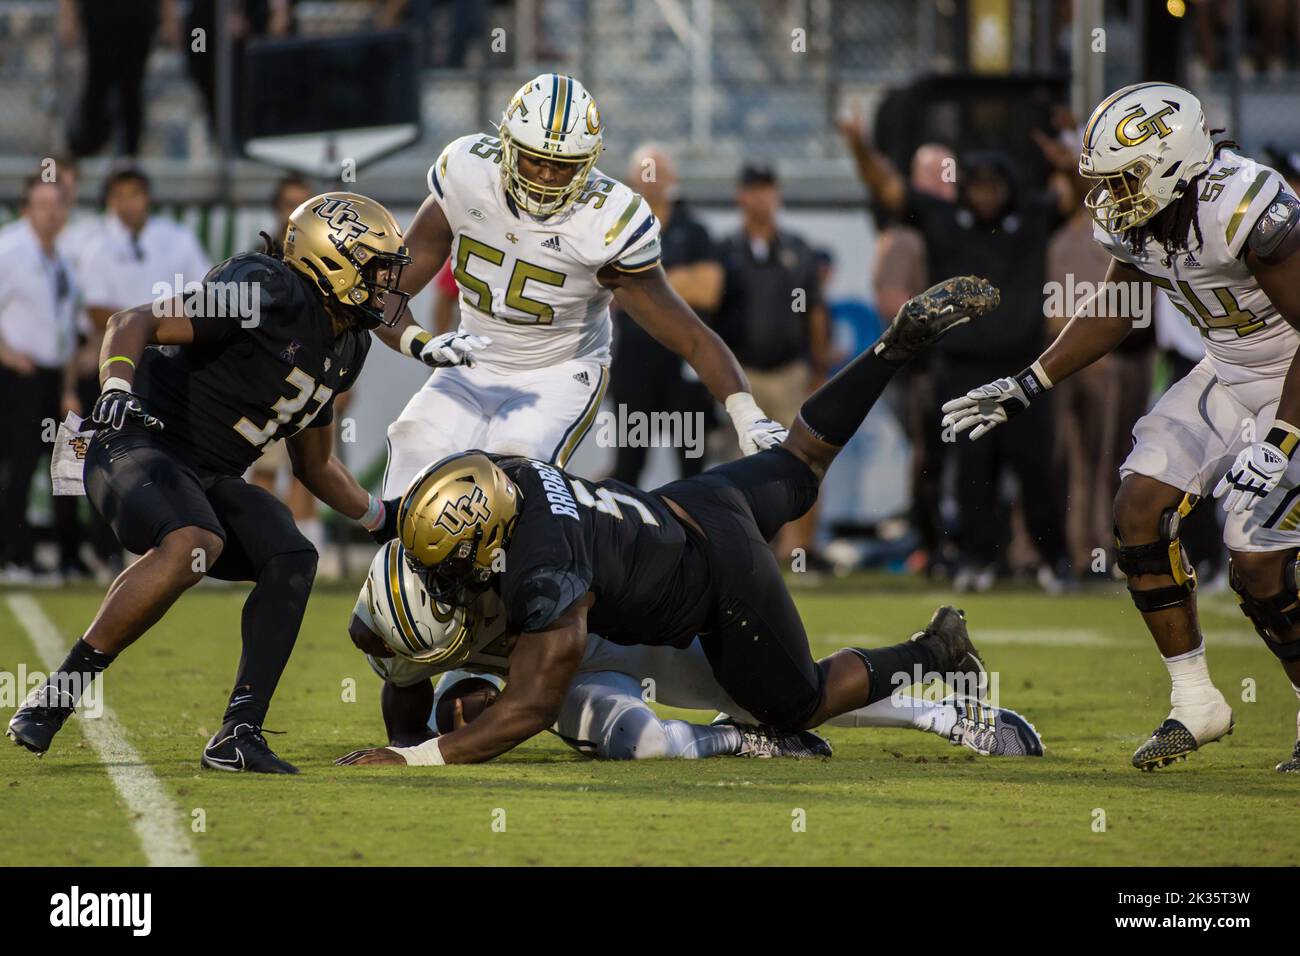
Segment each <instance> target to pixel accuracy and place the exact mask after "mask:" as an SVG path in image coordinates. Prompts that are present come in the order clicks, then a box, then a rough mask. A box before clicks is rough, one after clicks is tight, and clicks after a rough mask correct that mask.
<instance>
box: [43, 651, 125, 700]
mask: <svg viewBox="0 0 1300 956" xmlns="http://www.w3.org/2000/svg"><path fill="white" fill-rule="evenodd" d="M115 660H117V655H116V654H105V653H104V652H103V651H100V650H96V649H95V648H93V647H91V646H90V645H89V644H87V643H86V639H85V638H84V637H83V638H79V639H78V640H77V643H75V644H73V645H72V649H71V650H70V651H68V656H67V657H65V658H64V659H63V663H62V664H60V665H59V668H58V670H56V671H55V672H54V673H53V674H51V675H49V677H47V678H46V679H45V683H44V684H42V685H41V686H40V688H38V689H37V691H36V692H35V693H34V694H33V695H32V697H29V698H28V700H32V699H33V698H34V697H36V694H40V695H41V697H40V698H38V700H39V702H40V703H41V704H42V705H44V706H47V707H60V708H63V709H66V710H72V708H73V707H75V706H76V704H77V701H78V700H80V699H81V695H82V694H83V693H84V692H85V690H86V688H87V687H89V686H90V682H91V681H93V680H94V679H95V677H96V676H97V675H99V674H102V673H103V672H104V671H105V670H106V669H107V667H108V665H109V664H111V663H113V661H115Z"/></svg>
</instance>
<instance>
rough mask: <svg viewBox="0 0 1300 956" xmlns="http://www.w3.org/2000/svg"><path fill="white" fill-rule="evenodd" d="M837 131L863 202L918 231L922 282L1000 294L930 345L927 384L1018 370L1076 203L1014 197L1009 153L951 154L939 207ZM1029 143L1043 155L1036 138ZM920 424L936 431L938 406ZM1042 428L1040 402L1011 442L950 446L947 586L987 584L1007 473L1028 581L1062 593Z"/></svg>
mask: <svg viewBox="0 0 1300 956" xmlns="http://www.w3.org/2000/svg"><path fill="white" fill-rule="evenodd" d="M843 131H844V133H845V140H846V142H847V143H848V145H849V147H850V148H851V150H852V151H853V155H854V159H855V160H856V162H857V167H858V172H859V174H860V175H861V177H862V179H863V181H864V182H865V183H866V185H867V187H868V188H869V189H870V190H871V195H872V200H873V202H875V203H876V204H877V205H879V206H881V207H882V208H883V209H884V210H885V211H886V212H888V213H890V214H892V215H895V216H899V217H901V218H903V219H905V220H906V221H908V222H910V223H912V224H914V225H915V226H916V227H917V228H918V229H919V230H920V232H921V234H922V236H923V237H924V239H925V244H926V255H927V259H928V265H929V270H930V277H931V279H932V281H933V278H934V277H935V276H945V275H953V274H959V273H973V274H976V275H982V276H986V277H987V278H988V279H989V280H990V281H991V282H993V284H994V285H996V286H997V287H998V288H999V289H1000V290H1001V293H1002V305H1001V307H1000V308H999V309H998V314H997V316H996V317H995V318H994V320H993V321H990V322H986V323H984V324H982V325H981V326H980V327H979V328H978V329H973V328H969V327H968V328H961V329H957V330H956V331H955V332H954V333H953V334H952V335H950V336H947V337H946V338H945V339H944V340H943V341H942V342H940V343H939V345H938V346H937V347H936V349H935V352H934V358H935V365H934V368H935V381H936V382H940V383H942V385H943V389H944V393H945V394H947V393H949V392H951V393H952V394H963V393H964V391H963V390H967V389H971V388H975V387H976V386H978V385H980V384H982V383H984V382H986V381H989V380H990V379H991V378H996V377H997V375H994V374H991V373H992V372H993V370H994V369H997V368H1006V367H1009V366H1008V365H1007V363H1011V367H1019V366H1015V363H1016V362H1018V361H1020V360H1021V359H1022V358H1023V359H1024V360H1025V361H1024V363H1023V364H1028V363H1029V362H1030V361H1032V360H1033V359H1034V358H1035V357H1036V356H1037V355H1038V353H1039V352H1041V351H1042V348H1043V345H1044V336H1045V334H1046V318H1045V315H1044V300H1043V282H1044V280H1045V277H1046V253H1047V243H1048V240H1049V238H1050V237H1051V235H1052V233H1053V232H1054V231H1055V230H1056V228H1057V227H1058V226H1059V225H1061V224H1062V223H1063V222H1064V221H1065V220H1066V219H1067V218H1068V216H1069V215H1070V213H1071V212H1072V211H1073V209H1074V207H1075V206H1076V205H1077V197H1076V196H1075V195H1074V192H1073V190H1072V189H1071V188H1068V187H1065V186H1062V185H1061V184H1060V183H1063V182H1064V181H1065V180H1064V179H1062V180H1061V181H1060V182H1058V183H1057V185H1056V187H1055V188H1053V189H1052V190H1045V191H1039V192H1036V193H1035V192H1032V191H1026V190H1023V189H1021V188H1020V185H1019V183H1018V181H1017V176H1016V173H1015V170H1014V169H1013V165H1012V161H1011V159H1010V157H1008V156H1007V155H1006V154H1004V153H1001V152H997V151H993V150H982V151H977V152H972V153H968V154H967V155H965V156H963V157H962V158H961V162H960V163H959V165H958V170H957V173H958V176H957V187H958V196H957V199H956V201H947V200H944V199H939V198H936V197H934V196H930V195H926V194H924V193H920V192H918V191H917V190H915V189H913V188H912V187H910V186H909V185H908V184H907V182H906V181H905V180H904V179H903V177H902V176H901V175H900V174H899V172H898V170H896V169H895V168H894V167H893V165H892V164H891V163H890V162H889V160H888V159H886V158H885V157H884V156H883V155H882V154H881V153H880V152H878V151H877V150H876V149H875V148H874V147H873V146H872V145H871V143H870V142H869V141H868V140H867V137H866V129H865V124H862V123H858V124H856V125H855V124H845V125H844V127H843ZM1039 145H1040V147H1042V148H1043V149H1044V151H1045V152H1047V154H1048V156H1049V159H1053V158H1054V157H1053V154H1052V153H1051V152H1050V150H1049V147H1048V145H1045V140H1042V139H1040V140H1039ZM1069 182H1070V183H1073V179H1072V178H1070V179H1069ZM998 374H1001V373H998ZM1038 404H1039V403H1035V405H1036V406H1037V405H1038ZM927 417H928V419H929V420H930V423H931V427H933V428H936V429H938V428H939V419H940V417H941V415H940V412H939V409H938V407H937V406H936V407H934V408H933V409H931V410H930V412H929V414H928V416H927ZM1052 420H1053V419H1052V411H1051V408H1050V406H1049V405H1048V404H1047V403H1043V407H1042V409H1041V410H1038V409H1037V408H1036V409H1035V417H1034V419H1033V421H1032V422H1027V423H1026V426H1027V427H1026V428H1025V431H1024V433H1023V434H1022V435H1020V436H1018V437H1017V438H1016V439H1015V440H1013V441H1003V442H1002V443H1000V444H997V445H994V446H990V447H989V448H985V449H981V450H979V451H977V452H976V451H972V446H973V445H974V444H975V443H974V442H966V443H963V444H961V445H959V446H958V447H957V450H956V461H957V469H956V499H957V511H958V515H959V520H960V522H961V532H960V537H959V541H958V550H959V553H960V558H959V562H960V567H959V571H958V574H957V578H956V582H955V583H956V585H957V587H958V590H973V589H978V590H984V589H987V588H988V587H990V586H992V584H993V580H994V577H995V574H996V564H997V562H998V559H999V556H1000V554H1002V553H1004V552H1005V545H1006V537H1007V529H1008V528H1009V527H1010V521H1009V520H1008V515H1007V511H1006V509H1005V508H1004V507H1001V506H1000V505H999V503H998V502H999V484H1000V479H1001V476H1002V474H1003V471H1004V469H1006V468H1010V469H1011V470H1012V471H1013V472H1014V474H1015V476H1016V478H1017V479H1018V480H1019V484H1020V498H1019V500H1020V502H1021V504H1022V506H1023V508H1024V516H1025V522H1026V524H1027V525H1028V530H1029V533H1030V535H1031V537H1032V538H1033V539H1034V543H1035V545H1036V546H1037V548H1038V552H1039V555H1040V556H1041V558H1042V561H1043V564H1042V566H1041V567H1040V569H1039V580H1040V582H1041V583H1042V584H1043V585H1044V586H1045V587H1046V588H1047V589H1048V590H1051V591H1056V590H1059V589H1060V588H1061V587H1063V586H1064V581H1063V577H1064V576H1065V575H1066V574H1068V558H1067V551H1066V543H1065V519H1064V515H1065V495H1064V490H1063V489H1064V483H1063V482H1062V481H1061V480H1060V476H1059V475H1057V474H1056V471H1057V468H1056V464H1055V461H1054V456H1053V455H1052V454H1051V449H1052V447H1053V433H1052Z"/></svg>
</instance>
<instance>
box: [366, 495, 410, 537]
mask: <svg viewBox="0 0 1300 956" xmlns="http://www.w3.org/2000/svg"><path fill="white" fill-rule="evenodd" d="M401 503H402V499H401V498H387V499H385V501H384V523H383V524H381V525H380V526H379V527H378V528H376V529H375V530H374V531H367V532H366V534H368V535H370V537H372V538H374V539H375V544H387V543H388V542H390V541H392V540H393V539H394V538H396V537H397V508H398V506H399V505H400V504H401Z"/></svg>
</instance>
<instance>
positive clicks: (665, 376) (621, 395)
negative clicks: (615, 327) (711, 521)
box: [609, 338, 713, 488]
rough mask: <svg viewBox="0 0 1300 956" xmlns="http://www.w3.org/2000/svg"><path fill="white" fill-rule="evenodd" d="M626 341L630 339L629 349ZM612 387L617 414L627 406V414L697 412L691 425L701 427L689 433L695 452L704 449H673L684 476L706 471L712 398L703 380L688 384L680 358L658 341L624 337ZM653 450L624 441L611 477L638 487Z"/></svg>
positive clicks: (612, 369) (612, 374) (613, 369)
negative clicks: (689, 454)
mask: <svg viewBox="0 0 1300 956" xmlns="http://www.w3.org/2000/svg"><path fill="white" fill-rule="evenodd" d="M623 343H626V346H625V347H624V344H623ZM609 387H610V397H611V398H612V399H613V402H614V405H615V412H616V413H617V411H618V407H617V406H619V405H623V406H626V408H627V412H628V413H629V414H630V413H633V412H640V413H642V414H644V415H646V416H651V415H654V414H655V413H656V412H676V413H678V414H680V415H691V416H696V417H695V418H694V419H693V420H692V422H691V428H693V429H694V428H695V423H696V422H698V423H700V424H701V426H702V427H700V428H698V429H696V430H695V431H693V432H692V433H691V434H692V435H693V436H694V437H696V438H698V440H699V442H700V445H699V447H698V448H696V449H693V450H692V452H694V451H698V452H700V454H699V456H698V457H695V458H690V457H687V455H686V452H687V449H686V448H685V447H681V448H674V449H673V453H674V456H675V457H676V458H677V461H678V462H679V464H680V467H681V475H682V477H683V478H690V477H691V476H692V475H698V474H699V473H700V472H702V471H703V470H704V441H705V438H706V432H707V430H708V427H709V425H710V424H711V421H710V419H711V418H712V414H713V398H712V396H710V395H709V390H708V389H707V388H706V387H705V386H704V384H703V383H702V382H688V381H686V380H685V379H684V378H683V377H682V360H681V358H680V357H679V356H677V355H675V354H673V353H672V352H670V351H668V349H666V348H664V347H663V346H662V345H659V344H658V343H657V342H652V343H650V344H649V345H647V344H645V343H644V342H643V341H638V340H636V339H632V340H631V341H629V340H628V339H627V338H624V339H621V340H620V347H619V348H617V349H616V350H615V352H614V361H613V363H612V365H611V367H610V386H609ZM650 420H651V421H653V419H650ZM683 444H684V443H683ZM649 451H650V449H649V448H646V447H645V446H643V445H641V446H636V447H633V446H630V445H628V444H627V443H626V442H624V441H620V442H619V445H618V448H617V449H615V456H614V473H613V475H612V476H611V477H613V478H614V479H616V480H618V481H621V482H623V483H624V484H627V485H632V486H633V487H634V488H639V487H640V486H641V485H640V480H639V479H640V477H641V472H642V471H644V470H645V462H646V456H647V455H648V454H649Z"/></svg>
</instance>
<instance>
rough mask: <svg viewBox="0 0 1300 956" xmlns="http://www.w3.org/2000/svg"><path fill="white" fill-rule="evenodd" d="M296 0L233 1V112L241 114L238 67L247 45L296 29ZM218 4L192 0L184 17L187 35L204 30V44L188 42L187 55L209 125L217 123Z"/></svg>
mask: <svg viewBox="0 0 1300 956" xmlns="http://www.w3.org/2000/svg"><path fill="white" fill-rule="evenodd" d="M296 2H297V0H230V14H229V16H228V17H227V20H226V29H227V30H228V31H229V32H230V63H231V68H232V70H233V74H232V85H231V104H230V106H231V111H232V114H233V116H238V115H239V110H240V96H241V87H240V83H239V70H240V67H241V66H242V64H243V60H244V45H245V44H246V43H247V42H248V40H249V39H251V38H254V37H286V36H289V35H291V34H292V33H294V32H295V30H296V28H297V24H296V22H295V20H294V16H293V6H294V4H295V3H296ZM217 5H218V0H190V9H189V14H188V15H187V16H186V17H185V36H186V37H187V38H189V37H193V36H195V31H196V30H201V31H202V34H201V35H202V36H203V38H204V43H203V45H202V47H201V48H200V47H196V45H195V44H194V43H192V42H186V44H185V57H186V62H187V63H188V65H189V71H190V78H191V79H192V80H194V85H195V86H197V87H198V88H199V92H200V93H201V94H203V102H204V103H205V104H206V105H207V110H208V124H209V126H210V127H211V128H212V129H214V130H215V129H216V124H217V49H218V42H219V41H218V37H217Z"/></svg>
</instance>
